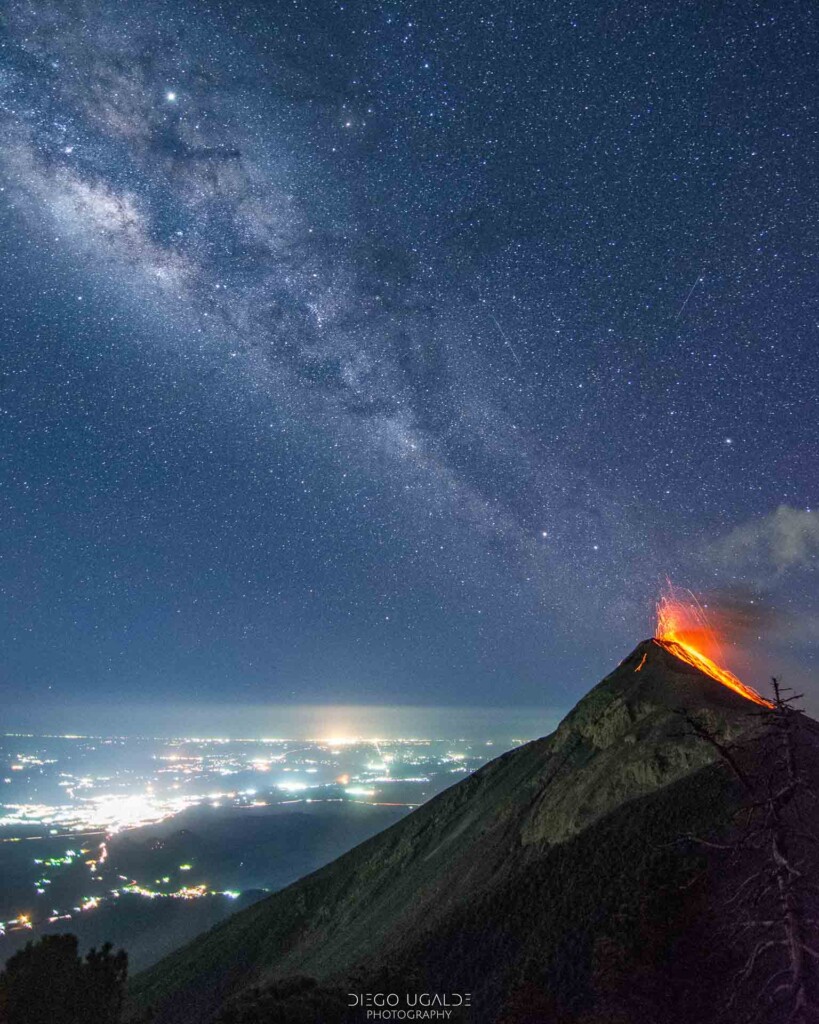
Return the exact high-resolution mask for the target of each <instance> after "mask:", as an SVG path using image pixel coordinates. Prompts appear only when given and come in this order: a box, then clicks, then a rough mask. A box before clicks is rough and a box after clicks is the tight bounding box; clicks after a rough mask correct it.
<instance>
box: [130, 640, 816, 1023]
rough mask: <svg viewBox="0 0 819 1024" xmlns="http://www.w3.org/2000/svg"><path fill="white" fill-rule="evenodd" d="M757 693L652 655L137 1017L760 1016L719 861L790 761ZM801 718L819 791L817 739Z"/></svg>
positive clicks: (168, 986) (274, 899) (140, 1008)
mask: <svg viewBox="0 0 819 1024" xmlns="http://www.w3.org/2000/svg"><path fill="white" fill-rule="evenodd" d="M752 692H753V691H752ZM756 697H757V699H754V698H753V697H751V698H749V697H748V696H746V695H744V694H743V693H742V692H738V691H737V689H736V688H734V687H730V686H728V685H725V684H724V682H722V681H720V680H719V679H717V678H714V676H713V675H712V674H709V673H707V672H705V671H702V670H701V669H700V668H699V667H698V666H697V665H696V664H693V663H692V660H691V659H690V658H686V657H682V656H679V654H678V653H677V651H676V649H675V645H674V644H673V643H670V642H664V641H663V640H656V639H651V640H646V641H644V642H642V643H641V644H639V645H638V646H637V648H636V649H635V650H634V651H633V652H632V653H631V654H630V655H629V656H628V657H627V658H625V659H624V660H623V661H622V662H621V663H620V665H619V666H618V667H617V668H616V669H615V670H614V671H613V672H612V673H611V674H610V675H608V676H606V678H604V679H603V680H602V681H601V682H600V683H599V684H598V685H597V686H596V687H594V689H592V690H591V691H590V692H589V693H588V694H587V695H586V697H584V698H583V699H582V700H581V701H580V703H579V704H578V705H577V706H576V707H575V708H574V709H573V711H572V712H571V713H570V714H569V715H568V716H567V717H566V718H565V719H564V721H563V722H562V723H561V724H560V726H559V727H558V728H557V730H556V731H555V732H554V733H553V734H552V735H551V736H548V737H545V738H543V739H539V740H535V741H533V742H531V743H529V744H527V745H525V746H523V747H520V748H517V749H515V750H512V751H510V752H509V753H507V754H504V755H503V756H501V757H499V758H497V759H496V760H494V761H492V762H490V763H489V764H487V765H485V766H484V767H483V768H482V769H480V770H479V771H477V772H475V774H474V775H472V776H471V777H469V778H467V779H465V780H464V781H462V782H460V783H459V784H457V785H455V786H453V787H452V788H450V789H449V790H447V791H446V792H444V793H442V794H441V795H440V796H438V797H437V798H436V799H434V800H432V801H430V802H429V803H428V804H425V805H424V806H422V807H421V808H419V809H418V810H417V811H415V812H414V813H413V814H411V815H409V816H408V817H407V818H405V819H403V820H402V821H401V822H399V823H398V824H396V825H394V826H393V827H391V828H389V829H387V830H386V831H385V832H383V833H381V834H380V835H378V836H376V837H375V838H373V839H371V840H369V841H367V842H365V843H363V844H362V845H360V846H358V847H357V848H355V849H354V850H352V851H351V852H349V853H348V854H346V855H345V856H343V857H341V858H339V859H338V860H336V861H334V862H333V863H331V864H329V865H328V866H327V867H325V868H323V869H322V870H320V871H317V872H315V873H314V874H312V875H309V876H308V877H306V878H304V879H302V880H300V881H299V882H297V883H295V884H294V885H291V886H290V887H288V888H287V889H284V890H283V891H281V892H278V893H276V894H275V895H273V896H271V897H269V898H268V899H265V900H263V901H261V902H260V903H258V904H256V905H254V906H253V907H251V908H249V909H247V910H244V911H242V912H240V913H238V914H236V915H235V916H234V917H232V918H231V919H230V920H228V921H227V922H225V923H223V924H221V925H219V926H217V927H216V928H214V929H213V930H212V931H210V932H209V933H207V934H206V935H204V936H202V937H201V938H199V939H197V940H196V941H194V942H193V943H192V944H190V945H189V946H187V947H185V948H183V949H181V950H180V951H178V952H177V953H175V954H173V955H172V956H170V957H168V958H167V959H165V960H163V961H161V962H160V963H159V964H157V965H156V966H155V967H153V968H152V969H150V970H149V971H147V972H146V973H145V974H143V975H141V976H138V977H137V978H136V979H135V982H134V984H133V986H132V998H131V1012H132V1015H133V1016H132V1019H134V1020H139V1019H142V1018H143V1015H144V1014H145V1013H152V1014H154V1015H155V1016H152V1017H151V1018H150V1019H151V1020H155V1021H158V1022H161V1024H194V1022H197V1024H199V1022H205V1021H217V1020H218V1021H221V1022H229V1021H232V1022H245V1024H251V1022H262V1021H265V1022H270V1021H287V1022H297V1021H305V1022H307V1021H324V1022H332V1021H361V1020H366V1019H373V1018H371V1017H368V1016H367V1011H366V1009H363V1008H362V1007H363V1006H364V1004H363V1003H362V1002H360V1001H359V1002H357V1003H355V1005H352V1004H353V1003H354V1002H355V1000H356V999H359V998H364V997H363V996H362V995H361V994H362V993H363V994H365V995H367V994H369V995H370V996H372V995H373V994H378V993H381V994H384V993H388V994H389V993H392V994H396V997H397V998H400V999H401V1000H404V999H406V998H408V997H409V998H412V997H413V995H414V994H417V993H439V994H447V993H449V994H452V993H455V994H460V995H464V994H468V995H469V1002H470V1006H469V1007H465V1006H460V1007H458V1008H455V1009H453V1010H452V1012H451V1016H450V1017H449V1018H447V1019H451V1020H463V1021H470V1022H498V1024H522V1022H525V1021H527V1022H532V1024H534V1022H547V1021H548V1022H550V1024H551V1022H564V1024H624V1022H626V1021H628V1022H629V1024H638V1022H642V1021H646V1022H648V1021H651V1022H652V1024H657V1022H663V1024H677V1022H680V1024H682V1022H683V1021H685V1022H686V1024H690V1022H691V1021H697V1022H699V1024H707V1022H710V1021H714V1022H716V1021H718V1020H723V1019H733V1020H739V1019H742V1018H741V1017H740V1016H736V1014H738V1013H739V1009H738V1007H741V1001H742V999H744V998H746V997H745V996H744V995H743V994H742V992H740V995H739V997H738V998H739V1000H740V1002H736V1000H734V1004H733V1007H734V1008H733V1011H732V1012H733V1013H734V1014H735V1016H734V1017H725V1016H724V1015H723V1014H724V1013H727V1012H728V1011H727V1009H726V1005H727V1000H728V995H727V992H728V991H729V989H730V986H728V985H727V983H726V979H730V978H732V977H734V976H736V975H737V974H738V973H740V972H741V969H742V967H743V964H745V963H746V959H747V956H746V954H747V950H746V948H745V946H744V945H743V942H744V940H742V941H738V943H737V944H736V945H734V944H732V942H731V941H726V937H725V935H726V932H725V928H726V923H728V924H730V922H731V921H732V920H733V918H732V917H731V915H732V914H734V915H736V914H739V913H740V912H741V908H739V909H738V908H737V904H736V903H733V904H732V903H731V896H732V893H733V892H734V891H735V889H736V887H737V886H738V885H740V884H741V882H742V879H743V877H744V875H743V872H744V871H745V867H744V866H743V865H739V866H738V862H737V858H736V857H735V856H734V855H733V854H730V855H729V854H724V853H720V852H717V851H716V848H717V846H726V845H730V842H726V841H725V838H726V837H728V839H729V840H730V837H732V836H734V835H735V834H736V833H737V824H736V820H737V811H738V810H739V809H740V808H741V807H742V806H743V805H744V803H746V802H747V801H748V793H747V791H746V786H747V779H748V778H749V777H751V775H752V774H753V773H754V772H755V771H756V770H757V769H760V770H761V768H762V766H763V765H764V764H765V763H770V749H771V748H770V742H773V741H770V742H769V741H767V740H766V739H765V733H766V729H767V724H766V718H767V717H769V716H771V720H773V716H774V714H775V712H773V711H771V710H770V708H769V707H768V706H767V702H766V701H763V700H762V699H761V698H759V697H758V695H756ZM789 714H793V715H796V713H795V712H789ZM796 717H797V718H798V719H799V720H800V723H801V734H803V738H804V742H803V744H802V748H801V750H800V758H801V764H802V765H803V768H802V769H801V770H802V772H803V778H805V779H810V780H812V782H815V781H816V780H817V779H819V745H818V744H817V741H816V735H817V733H816V731H815V729H814V723H812V722H810V720H807V719H804V717H803V716H801V715H796ZM693 722H695V723H696V729H692V728H691V727H690V725H691V723H693ZM704 737H705V738H704ZM709 740H710V741H709ZM720 751H724V752H726V753H727V752H728V751H736V752H737V753H736V754H735V755H734V756H731V755H729V758H728V761H726V759H725V758H724V757H722V756H721V755H720ZM766 751H767V752H766ZM740 764H741V765H742V766H744V767H743V768H742V770H739V765H740ZM731 765H733V769H732V768H731ZM743 779H744V780H745V783H744V784H743V782H742V781H741V780H743ZM692 836H697V837H718V838H719V842H718V843H716V844H709V845H706V844H705V843H702V842H700V841H699V840H694V839H692V838H691V837H692ZM753 856H755V857H762V856H763V853H761V852H759V851H756V852H755V853H754V854H753ZM739 859H740V860H741V859H742V858H739ZM731 906H733V909H732V910H728V909H725V908H727V907H731ZM737 927H739V926H737ZM732 998H733V997H732ZM747 1002H748V1004H749V1006H751V1004H752V1003H753V999H751V998H750V997H748V999H747ZM400 1005H401V1006H405V1005H406V1004H405V1003H403V1002H402V1003H401V1004H400ZM449 1005H452V1004H449ZM749 1012H750V1010H749ZM381 1019H383V1018H381ZM396 1019H397V1018H396ZM406 1019H412V1018H411V1017H410V1018H406ZM416 1019H421V1018H416ZM765 1019H766V1020H769V1021H773V1020H779V1019H780V1018H778V1017H774V1016H770V1017H767V1018H765ZM781 1019H782V1020H784V1019H785V1018H784V1017H782V1018H781ZM800 1019H801V1018H800ZM806 1019H807V1018H806Z"/></svg>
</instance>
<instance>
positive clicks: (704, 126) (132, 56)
mask: <svg viewBox="0 0 819 1024" xmlns="http://www.w3.org/2000/svg"><path fill="white" fill-rule="evenodd" d="M4 33H5V35H4V41H3V50H2V54H3V66H2V73H1V74H0V116H2V125H3V141H2V146H0V169H1V170H2V176H3V179H4V181H3V186H4V188H3V193H2V197H3V200H4V204H3V205H4V210H3V213H2V218H3V219H2V225H3V241H2V247H1V248H0V261H2V264H1V265H2V269H3V276H4V281H5V286H4V296H3V299H2V308H3V318H4V323H5V325H6V326H5V331H4V334H5V338H4V345H3V356H2V369H3V374H4V377H3V379H4V382H5V386H4V393H3V399H2V405H3V410H2V411H3V414H4V420H5V423H6V427H7V436H8V438H9V440H10V444H8V445H4V447H6V448H7V451H8V453H9V454H8V457H7V459H6V460H5V464H4V469H3V478H2V483H3V488H2V495H3V497H2V501H3V508H4V516H5V518H6V522H7V528H6V530H5V537H4V558H3V562H2V568H1V569H0V585H2V593H3V595H4V604H5V606H6V615H5V624H4V626H3V627H2V628H3V639H4V646H5V647H6V648H7V651H8V656H7V658H6V659H5V660H6V668H5V678H4V683H5V684H6V685H7V686H8V687H9V692H10V693H12V694H19V692H20V690H21V689H24V688H25V689H26V690H27V691H28V692H30V693H32V694H34V695H35V696H36V697H37V698H38V699H39V698H43V697H46V696H47V697H48V698H49V699H54V700H57V701H59V700H63V699H66V700H67V699H69V698H75V697H78V696H79V697H84V696H89V697H90V696H92V695H94V696H99V695H100V694H101V693H106V692H110V693H113V694H115V695H118V696H121V695H124V694H126V693H133V692H134V690H135V689H136V690H137V691H138V692H140V693H142V694H144V695H145V696H146V697H151V698H155V697H157V696H160V695H165V694H167V693H168V692H173V693H174V694H175V695H178V696H180V697H184V698H187V697H190V696H192V695H194V694H196V695H198V696H203V695H204V696H205V697H208V698H219V699H222V698H225V699H232V700H238V701H242V700H244V699H247V700H251V699H252V700H259V699H270V700H271V701H276V700H290V699H299V700H308V701H309V700H330V699H332V700H362V701H368V702H378V701H384V702H393V701H398V702H408V703H412V702H418V701H424V702H441V703H461V702H464V703H492V702H498V703H504V702H506V701H521V702H524V703H525V702H546V703H549V702H552V703H565V702H566V701H567V700H569V699H570V697H572V696H574V695H576V694H579V693H580V692H582V691H583V690H584V689H585V688H586V687H587V686H588V685H589V684H590V683H591V682H592V681H593V680H594V678H595V676H596V675H597V674H599V673H600V672H601V671H604V670H605V669H606V668H608V667H611V664H612V662H613V661H616V659H617V658H618V657H620V656H622V655H623V654H625V653H626V651H627V650H628V649H629V645H630V644H632V643H635V642H636V641H637V640H639V639H640V638H641V637H642V636H643V635H645V634H646V633H647V632H648V631H649V629H650V608H651V605H652V602H653V600H654V598H655V597H656V593H657V588H658V585H659V582H660V581H661V580H662V579H663V577H664V576H665V575H666V574H669V575H671V576H672V577H673V578H674V579H675V580H676V581H677V582H678V583H680V584H682V585H686V586H690V587H692V588H694V589H697V590H700V591H706V592H713V593H719V594H721V595H723V597H724V596H725V595H726V594H728V595H729V598H728V601H729V603H731V604H732V606H733V605H735V604H736V603H737V602H738V601H739V602H740V603H742V604H743V605H745V606H751V605H753V606H754V607H759V608H761V607H765V608H766V609H772V608H773V609H775V611H776V614H768V613H767V612H766V614H765V615H764V616H762V617H760V618H759V619H758V620H753V616H751V619H752V620H753V621H758V622H759V623H763V622H764V628H763V626H762V625H760V627H759V629H758V630H751V631H750V633H753V634H754V635H753V636H746V637H744V638H737V639H742V642H743V643H744V644H748V643H751V642H753V643H758V644H760V645H761V647H762V648H763V649H765V650H767V651H768V652H769V654H770V655H771V664H773V665H775V666H777V667H779V668H780V670H784V671H785V672H786V673H787V672H790V673H792V674H793V675H794V677H795V678H798V679H800V681H801V680H802V679H803V678H805V676H806V674H807V673H808V672H809V669H810V667H811V666H812V664H813V660H814V656H815V645H816V643H817V640H818V639H819V626H817V623H818V622H819V609H817V606H816V604H815V603H811V597H810V595H811V593H812V590H813V589H814V587H813V585H814V583H815V576H812V571H815V568H816V561H817V552H819V514H817V513H814V512H812V511H811V502H812V501H815V495H814V492H815V487H816V467H817V452H816V414H815V409H814V396H815V393H816V389H817V385H818V384H819V380H817V370H816V359H815V355H814V353H815V349H816V343H817V331H818V330H819V310H817V301H816V296H817V288H816V284H817V282H816V270H817V265H816V254H817V237H818V236H819V230H818V229H817V205H818V203H817V197H816V190H815V188H814V187H813V183H814V182H815V172H816V164H817V160H816V157H817V152H816V131H817V113H816V107H815V102H814V99H815V95H816V86H817V75H816V71H815V68H816V56H817V54H816V50H817V47H816V41H817V39H816V36H817V27H816V21H815V12H814V11H813V10H812V5H809V4H807V3H805V4H799V3H797V4H793V5H786V6H785V7H784V8H783V6H782V5H781V4H755V5H744V6H743V5H732V6H730V7H726V8H725V9H723V10H716V9H713V10H709V9H706V8H703V9H696V10H695V9H693V8H684V9H680V5H677V4H671V3H668V4H665V3H661V4H657V5H652V7H651V9H645V8H644V7H642V6H641V5H636V4H629V3H626V4H621V5H618V6H617V7H611V8H606V7H603V8H601V7H600V5H598V4H586V5H581V6H580V7H578V6H577V5H570V4H563V3H558V4H542V3H529V2H521V3H515V4H509V5H497V4H490V3H471V2H466V3H452V4H448V3H435V4H432V3H423V4H421V3H419V4H415V3H378V4H371V3H364V2H362V3H358V2H357V3H350V4H342V3H329V2H310V3H304V4H301V3H284V2H281V3H274V4H265V5H261V6H258V7H256V6H253V5H245V4H241V3H240V4H231V5H224V6H219V5H216V4H210V3H200V4H185V3H183V2H174V3H141V4H127V5H126V4H115V3H109V4H96V3H89V4H84V3H82V4H80V3H78V4H74V3H68V2H66V3H56V4H55V3H38V4H11V5H10V8H9V11H8V16H7V19H6V23H5V26H4ZM715 599H716V598H715ZM746 610H747V609H746ZM763 633H764V635H763ZM771 652H775V656H774V654H772V653H771ZM763 661H764V659H763V660H760V661H759V668H758V671H759V672H762V671H763V670H762V668H761V666H762V664H763ZM765 665H766V670H767V663H765ZM748 666H749V663H748V661H747V658H746V662H745V664H744V665H740V667H743V668H748ZM749 681H750V682H759V680H757V679H750V680H749Z"/></svg>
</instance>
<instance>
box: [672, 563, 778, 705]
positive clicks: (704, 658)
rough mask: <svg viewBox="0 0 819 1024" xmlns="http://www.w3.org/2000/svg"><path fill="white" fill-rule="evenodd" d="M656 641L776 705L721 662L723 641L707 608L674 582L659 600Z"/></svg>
mask: <svg viewBox="0 0 819 1024" xmlns="http://www.w3.org/2000/svg"><path fill="white" fill-rule="evenodd" d="M654 643H655V644H658V645H659V646H660V647H663V648H665V650H667V651H668V652H669V653H670V654H673V655H674V656H675V657H676V658H679V659H680V661H684V662H686V663H687V664H689V665H693V666H694V668H697V669H699V670H700V672H704V673H705V675H707V676H710V677H711V678H712V679H716V680H717V682H718V683H722V685H723V686H727V687H728V688H729V689H730V690H733V691H734V692H735V693H738V694H740V695H741V696H743V697H745V698H747V700H750V701H753V702H754V704H759V705H761V706H762V707H766V708H770V707H773V704H772V703H771V701H769V700H766V699H765V698H764V697H762V696H760V694H758V693H757V692H756V690H754V689H753V687H750V686H746V685H745V683H743V682H742V681H741V680H740V679H737V677H736V676H735V675H734V674H733V672H729V671H728V669H726V668H722V667H721V666H720V665H719V664H717V661H716V660H715V659H716V658H719V656H720V642H719V638H718V636H717V633H716V630H715V628H714V627H713V626H712V625H711V623H710V622H709V621H708V616H707V615H706V613H705V609H704V608H703V607H702V605H700V603H699V602H698V601H697V599H696V598H695V597H694V595H693V594H691V593H690V592H688V591H680V590H679V589H677V588H675V587H673V586H672V585H671V584H670V583H669V585H668V587H667V589H666V591H665V593H664V594H663V596H662V597H661V598H660V600H659V601H658V602H657V629H656V632H655V634H654Z"/></svg>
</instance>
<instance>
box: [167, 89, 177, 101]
mask: <svg viewBox="0 0 819 1024" xmlns="http://www.w3.org/2000/svg"><path fill="white" fill-rule="evenodd" d="M165 99H166V100H167V101H168V103H176V93H175V92H166V93H165Z"/></svg>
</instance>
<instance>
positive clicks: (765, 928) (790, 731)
mask: <svg viewBox="0 0 819 1024" xmlns="http://www.w3.org/2000/svg"><path fill="white" fill-rule="evenodd" d="M772 682H773V693H774V700H773V703H772V707H771V708H770V709H766V710H764V711H761V712H759V715H760V716H761V719H762V728H761V729H760V730H758V734H757V736H756V737H755V738H754V739H753V740H751V741H749V742H746V743H743V744H741V745H739V746H737V745H731V744H728V743H725V742H723V741H722V740H720V739H719V737H717V736H715V735H714V734H713V733H712V732H711V731H710V730H709V729H708V728H707V727H706V726H705V725H704V724H703V723H702V722H701V721H699V720H698V719H697V718H696V717H695V716H693V715H691V714H689V713H684V714H683V717H684V719H685V720H686V722H687V724H688V726H689V729H690V732H691V733H693V734H694V735H696V736H697V737H698V738H700V739H701V740H703V741H704V742H707V743H709V744H710V745H711V746H712V747H713V748H714V749H715V750H716V751H717V754H718V757H719V759H720V760H721V761H722V763H724V764H725V765H726V766H727V767H728V768H730V770H731V772H732V773H733V774H734V776H735V777H736V778H737V779H738V780H739V781H740V783H741V784H742V786H743V788H744V790H745V794H746V800H745V801H743V804H742V807H741V809H740V812H739V815H738V818H737V822H736V828H735V829H734V835H733V836H732V837H730V838H729V839H728V840H727V841H726V842H725V843H719V842H704V841H702V840H696V841H697V842H704V845H706V846H710V847H712V848H713V849H715V850H719V851H723V852H725V853H726V854H727V860H726V861H725V864H726V868H727V872H728V876H729V877H736V878H737V879H738V881H737V883H736V885H735V886H733V892H732V893H731V894H730V895H729V896H728V897H727V898H726V901H725V906H724V907H723V908H722V909H723V911H724V913H725V916H726V918H727V919H728V920H729V921H731V923H732V931H733V932H734V935H735V938H736V939H738V944H739V945H740V946H741V947H744V949H745V951H746V952H745V954H744V963H743V965H742V967H741V968H740V970H739V971H738V973H737V976H736V978H735V979H734V984H733V987H732V991H731V995H730V997H729V999H728V1012H727V1018H728V1019H730V1020H732V1021H734V1020H737V1019H742V1018H744V1019H745V1020H747V1021H758V1022H764V1024H773V1022H776V1024H819V928H817V925H819V887H817V885H816V882H815V880H814V879H815V877H816V866H817V861H818V860H819V858H817V852H818V851H819V840H817V838H816V836H815V835H814V834H813V832H812V830H811V827H810V825H808V824H806V815H807V811H808V808H809V807H810V806H811V805H815V804H816V799H817V797H816V791H815V786H814V778H815V775H814V778H812V777H811V776H812V774H813V773H811V772H809V761H810V754H811V744H810V743H807V742H806V740H808V739H809V733H810V731H814V730H812V729H811V728H810V720H809V719H806V718H805V716H804V715H803V714H802V712H801V710H799V709H797V708H795V707H794V706H793V705H794V702H795V701H796V700H798V699H799V697H800V696H801V694H799V695H796V696H790V697H786V696H785V692H786V691H785V690H783V688H782V687H781V686H780V683H779V680H777V679H773V681H772ZM812 747H813V750H814V752H815V751H816V750H817V749H819V731H814V736H813V738H812ZM815 764H816V761H815V759H814V773H815ZM688 838H694V837H688Z"/></svg>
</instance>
